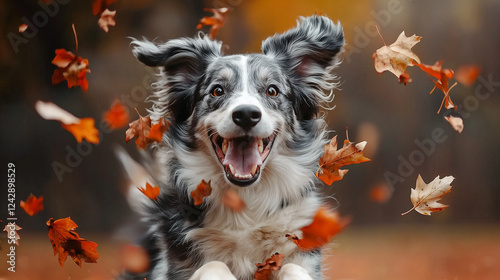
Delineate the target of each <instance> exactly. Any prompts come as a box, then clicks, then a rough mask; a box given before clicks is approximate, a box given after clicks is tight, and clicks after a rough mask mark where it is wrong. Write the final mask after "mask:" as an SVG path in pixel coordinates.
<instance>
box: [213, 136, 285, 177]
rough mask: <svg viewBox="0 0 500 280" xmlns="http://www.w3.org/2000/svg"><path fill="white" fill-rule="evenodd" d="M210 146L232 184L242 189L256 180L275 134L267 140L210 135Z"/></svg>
mask: <svg viewBox="0 0 500 280" xmlns="http://www.w3.org/2000/svg"><path fill="white" fill-rule="evenodd" d="M210 135H212V136H211V138H210V140H212V146H213V147H214V150H215V153H216V154H217V157H218V158H219V161H220V163H221V164H222V165H223V166H224V170H225V172H226V176H227V178H228V179H229V181H231V182H232V183H233V184H235V185H238V186H241V187H244V186H248V185H250V184H252V183H253V182H255V181H256V180H257V178H258V177H259V174H260V167H261V165H262V164H263V163H264V161H265V160H266V159H267V157H268V156H269V153H270V152H271V148H272V145H273V143H274V138H275V136H276V134H275V133H274V134H272V135H271V136H269V137H267V138H256V137H249V136H244V137H238V138H232V139H227V138H223V137H221V136H220V135H219V134H217V133H215V132H211V133H210Z"/></svg>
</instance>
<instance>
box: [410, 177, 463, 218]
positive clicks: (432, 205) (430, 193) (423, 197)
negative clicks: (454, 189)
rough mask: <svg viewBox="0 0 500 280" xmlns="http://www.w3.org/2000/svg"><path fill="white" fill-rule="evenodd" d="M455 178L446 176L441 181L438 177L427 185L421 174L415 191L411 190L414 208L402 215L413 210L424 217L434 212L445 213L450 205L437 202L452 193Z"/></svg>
mask: <svg viewBox="0 0 500 280" xmlns="http://www.w3.org/2000/svg"><path fill="white" fill-rule="evenodd" d="M454 179H455V178H453V176H446V177H444V178H443V179H440V178H439V176H437V177H436V178H435V179H434V180H433V181H432V182H430V183H429V184H426V183H425V182H424V180H423V179H422V177H421V176H420V174H419V175H418V178H417V184H416V187H415V188H414V189H411V195H410V198H411V202H412V204H413V208H411V209H410V210H408V211H407V212H405V213H403V214H401V215H406V214H408V213H410V212H411V211H412V210H414V209H415V210H416V211H417V212H418V213H420V214H423V215H430V214H431V213H432V212H437V211H443V210H444V209H445V208H446V207H448V205H444V204H441V203H439V202H437V201H438V200H440V199H441V198H442V197H443V195H445V194H447V193H449V192H451V185H450V184H451V182H453V180H454Z"/></svg>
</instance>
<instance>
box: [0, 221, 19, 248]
mask: <svg viewBox="0 0 500 280" xmlns="http://www.w3.org/2000/svg"><path fill="white" fill-rule="evenodd" d="M21 229H23V228H22V227H20V226H18V225H17V224H16V223H13V222H10V223H8V224H6V225H5V227H4V228H3V231H5V232H7V238H8V239H9V240H15V242H16V245H17V246H19V240H21V236H19V233H17V231H18V230H21ZM12 236H14V238H12Z"/></svg>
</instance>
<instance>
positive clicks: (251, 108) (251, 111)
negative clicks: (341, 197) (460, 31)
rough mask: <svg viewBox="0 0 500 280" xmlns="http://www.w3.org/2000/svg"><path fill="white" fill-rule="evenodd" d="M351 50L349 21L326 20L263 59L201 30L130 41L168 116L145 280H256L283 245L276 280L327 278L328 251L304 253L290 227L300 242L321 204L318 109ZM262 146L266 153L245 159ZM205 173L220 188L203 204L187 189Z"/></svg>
mask: <svg viewBox="0 0 500 280" xmlns="http://www.w3.org/2000/svg"><path fill="white" fill-rule="evenodd" d="M343 45H344V37H343V31H342V28H341V26H340V24H334V23H333V22H332V21H331V20H330V19H328V18H327V17H324V16H318V15H315V16H311V17H307V18H301V20H300V21H299V23H298V25H297V27H295V28H293V29H290V30H288V31H286V32H285V33H282V34H276V35H274V36H272V37H269V38H268V39H266V40H265V41H264V42H263V43H262V54H247V55H230V56H224V55H223V54H222V52H221V43H220V42H217V41H213V40H210V39H209V38H208V36H203V35H199V36H197V37H195V38H182V39H176V40H171V41H169V42H167V43H164V44H155V43H153V42H149V41H147V40H143V41H139V40H134V41H133V42H132V46H133V50H132V51H133V53H134V55H135V56H136V57H137V58H138V59H139V60H140V61H141V62H143V63H144V64H146V65H148V66H152V67H158V68H159V69H160V70H161V73H160V74H159V80H158V81H157V82H156V83H154V84H153V88H154V93H153V96H152V100H153V101H154V102H153V103H154V104H153V106H152V108H151V111H150V112H151V116H152V119H159V118H167V119H168V120H169V121H170V123H171V125H170V127H169V128H168V130H167V132H166V133H165V134H164V137H163V143H161V144H160V145H157V147H156V148H155V167H156V169H157V170H156V172H155V173H156V174H154V175H152V176H153V177H154V180H155V181H156V183H157V184H159V185H160V187H161V192H160V196H159V198H158V200H157V202H153V201H149V200H148V199H144V200H143V203H144V204H145V205H146V207H145V209H146V211H145V212H146V217H147V219H148V223H149V224H150V227H149V229H148V234H149V238H150V240H152V244H153V247H154V248H153V250H152V251H153V252H154V253H155V256H154V258H153V265H152V267H151V270H150V273H149V275H148V276H147V279H148V280H167V279H168V280H174V279H175V280H188V279H190V280H200V279H203V280H216V279H220V280H230V279H231V280H232V279H239V280H251V279H253V275H254V273H255V271H256V266H255V264H256V263H259V262H263V261H264V260H265V259H266V258H269V257H270V256H271V255H272V254H274V253H275V252H279V253H283V254H284V256H285V259H284V265H283V267H282V269H281V270H280V271H279V272H276V275H275V277H276V279H282V280H293V279H297V280H310V279H314V280H318V279H322V273H321V252H320V251H319V250H314V251H312V252H302V251H300V250H299V249H298V248H297V246H296V245H295V244H294V243H293V242H291V241H289V240H288V239H287V238H286V237H285V234H296V235H298V236H299V237H300V236H301V234H302V233H301V230H300V229H301V228H302V227H304V226H306V225H308V224H310V223H311V221H312V217H313V216H314V214H315V213H316V211H317V209H318V207H319V206H320V204H321V203H322V199H321V198H320V197H319V196H318V194H317V187H316V183H317V182H316V179H315V176H314V171H315V170H316V169H317V167H318V163H317V162H318V158H319V157H320V156H321V154H322V153H323V145H324V144H325V137H326V128H325V122H324V120H323V119H322V118H321V117H318V113H319V109H320V108H321V107H326V108H327V107H328V103H329V102H330V101H331V100H332V99H333V93H332V89H333V88H334V87H335V86H336V83H335V79H334V76H333V75H332V74H331V70H332V69H333V68H334V67H335V66H336V64H337V63H338V60H337V58H336V57H337V54H338V53H339V52H340V51H341V49H342V47H343ZM275 94H276V95H275ZM274 95H275V96H274ZM226 144H228V145H232V147H229V148H228V150H227V151H225V150H226V147H223V146H225V145H226ZM256 147H257V150H258V155H260V156H261V158H260V159H259V158H254V159H252V160H248V158H249V157H250V158H252V156H254V157H255V155H257V154H256V152H255V151H254V150H251V149H255V148H256ZM245 149H250V150H248V151H245ZM259 149H260V150H259ZM221 152H222V154H221ZM225 152H227V153H228V154H229V153H232V156H229V155H228V154H224V153H225ZM226 156H227V157H228V158H231V160H229V159H227V161H228V162H232V163H233V164H235V165H237V166H239V167H238V168H236V169H238V170H239V171H238V170H231V168H229V166H228V163H227V162H225V164H224V161H225V160H226V159H225V157H226ZM260 161H262V163H260ZM240 164H241V166H240ZM231 165H232V164H231ZM246 165H249V166H250V165H251V166H250V167H248V166H247V167H245V166H246ZM233 169H235V168H233ZM248 170H251V171H248ZM233 171H234V172H233ZM235 172H236V173H235ZM238 172H239V173H245V174H239V173H238ZM202 180H206V181H208V180H211V185H212V189H213V191H212V194H211V195H210V196H208V197H206V198H205V200H204V202H203V204H202V205H201V206H194V204H193V199H192V198H191V196H190V193H191V192H192V191H193V190H194V189H195V188H196V187H197V185H198V184H199V183H200V182H201V181H202ZM228 189H232V190H234V191H236V192H237V193H238V194H239V195H240V196H241V198H242V199H243V200H244V201H245V203H246V208H245V209H244V210H243V211H242V212H241V213H236V212H233V211H232V210H230V209H228V208H227V207H226V206H225V205H224V204H223V203H222V197H223V194H224V193H225V191H226V190H228ZM135 191H136V190H135V188H132V193H131V194H130V195H131V196H132V197H136V198H137V199H142V198H143V197H144V196H143V195H142V194H139V193H135Z"/></svg>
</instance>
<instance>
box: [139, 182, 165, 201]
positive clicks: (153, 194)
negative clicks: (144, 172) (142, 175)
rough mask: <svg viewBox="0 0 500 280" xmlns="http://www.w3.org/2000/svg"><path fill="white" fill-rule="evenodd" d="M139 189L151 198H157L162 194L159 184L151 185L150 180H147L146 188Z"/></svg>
mask: <svg viewBox="0 0 500 280" xmlns="http://www.w3.org/2000/svg"><path fill="white" fill-rule="evenodd" d="M138 189H139V190H140V191H141V192H142V193H143V194H144V195H145V196H147V197H149V199H151V200H156V199H157V198H158V195H159V194H160V187H159V186H155V187H153V186H151V185H150V184H149V183H148V182H146V187H145V188H139V187H138Z"/></svg>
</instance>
